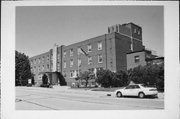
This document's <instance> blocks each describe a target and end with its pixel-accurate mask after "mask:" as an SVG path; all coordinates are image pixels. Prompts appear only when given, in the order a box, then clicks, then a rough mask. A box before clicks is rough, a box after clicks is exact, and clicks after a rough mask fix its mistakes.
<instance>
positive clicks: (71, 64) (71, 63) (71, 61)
mask: <svg viewBox="0 0 180 119" xmlns="http://www.w3.org/2000/svg"><path fill="white" fill-rule="evenodd" d="M72 66H73V59H71V60H70V67H72Z"/></svg>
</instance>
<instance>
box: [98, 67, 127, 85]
mask: <svg viewBox="0 0 180 119" xmlns="http://www.w3.org/2000/svg"><path fill="white" fill-rule="evenodd" d="M96 82H97V83H99V84H101V86H102V87H105V88H108V87H122V86H125V85H127V84H128V76H127V73H126V72H124V71H118V72H116V73H115V72H111V71H110V70H104V69H102V70H98V71H97V79H96Z"/></svg>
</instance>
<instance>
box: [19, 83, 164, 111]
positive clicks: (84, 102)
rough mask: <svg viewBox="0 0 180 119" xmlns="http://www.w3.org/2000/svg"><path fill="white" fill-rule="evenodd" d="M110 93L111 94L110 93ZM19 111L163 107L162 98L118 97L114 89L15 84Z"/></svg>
mask: <svg viewBox="0 0 180 119" xmlns="http://www.w3.org/2000/svg"><path fill="white" fill-rule="evenodd" d="M107 94H111V96H107ZM15 101H16V109H17V110H152V109H156V110H157V109H158V110H159V109H164V99H163V98H161V97H160V98H145V99H139V98H132V97H131V98H127V97H123V98H117V97H116V96H115V94H114V93H112V92H104V91H91V90H83V89H71V88H67V87H55V88H40V87H16V100H15Z"/></svg>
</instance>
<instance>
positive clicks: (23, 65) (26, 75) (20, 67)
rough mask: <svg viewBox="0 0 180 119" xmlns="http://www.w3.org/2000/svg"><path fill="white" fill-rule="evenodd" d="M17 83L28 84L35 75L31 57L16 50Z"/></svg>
mask: <svg viewBox="0 0 180 119" xmlns="http://www.w3.org/2000/svg"><path fill="white" fill-rule="evenodd" d="M15 77H16V79H15V85H16V86H17V85H27V84H28V79H30V78H31V79H32V77H33V75H32V73H31V69H30V63H29V58H28V56H27V55H25V54H24V53H20V52H18V51H15Z"/></svg>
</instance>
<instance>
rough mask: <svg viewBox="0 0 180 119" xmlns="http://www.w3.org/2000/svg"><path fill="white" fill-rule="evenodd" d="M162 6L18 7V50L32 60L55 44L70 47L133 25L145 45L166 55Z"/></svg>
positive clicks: (159, 53)
mask: <svg viewBox="0 0 180 119" xmlns="http://www.w3.org/2000/svg"><path fill="white" fill-rule="evenodd" d="M163 12H164V11H163V7H162V6H20V7H16V21H15V24H16V26H15V27H16V44H15V45H16V46H15V47H16V50H17V51H19V52H22V53H25V54H26V55H28V56H29V57H32V56H35V55H39V54H41V53H45V52H47V51H49V50H50V49H51V48H53V46H54V44H55V43H56V44H58V45H59V46H60V45H70V44H73V43H77V42H79V41H83V40H87V39H90V38H93V37H96V36H100V35H103V34H107V33H108V26H112V25H115V24H124V23H129V22H133V23H135V24H137V25H139V26H141V27H142V37H143V45H145V47H146V48H148V49H152V50H153V51H156V53H157V55H160V56H164V15H163Z"/></svg>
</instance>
